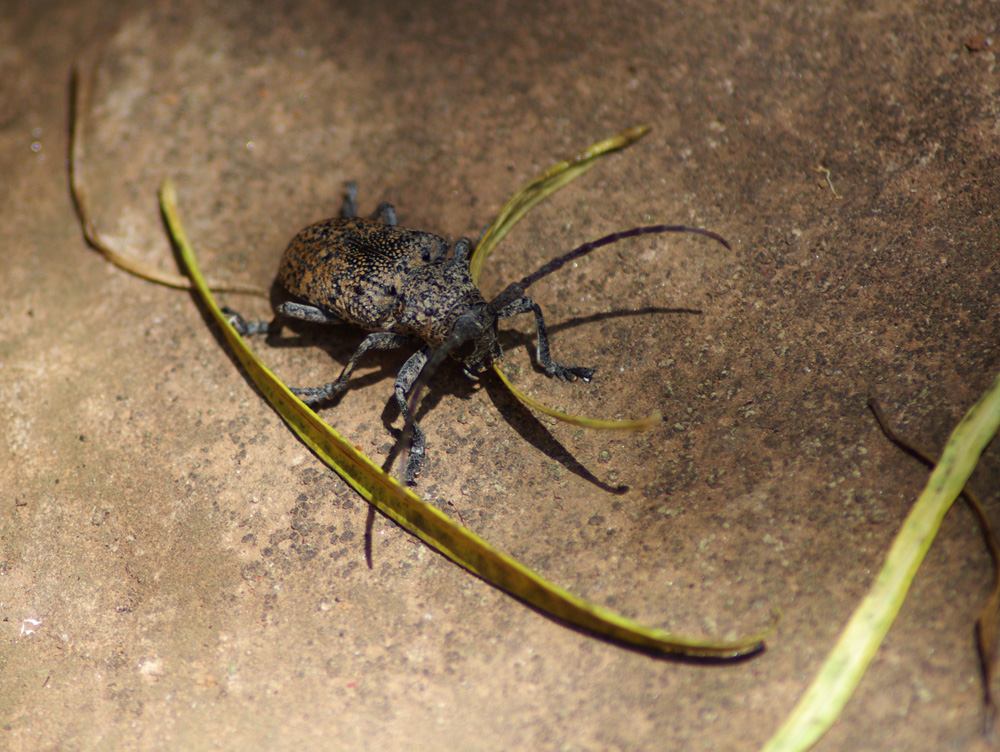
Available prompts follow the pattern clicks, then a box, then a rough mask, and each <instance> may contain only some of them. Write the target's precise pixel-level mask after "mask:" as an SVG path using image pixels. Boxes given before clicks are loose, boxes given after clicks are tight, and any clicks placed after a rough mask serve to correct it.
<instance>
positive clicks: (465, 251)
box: [451, 238, 472, 262]
mask: <svg viewBox="0 0 1000 752" xmlns="http://www.w3.org/2000/svg"><path fill="white" fill-rule="evenodd" d="M471 252H472V242H471V241H470V240H469V239H468V238H459V239H458V240H456V241H455V248H454V250H452V252H451V257H452V259H453V260H455V261H466V262H467V261H468V260H469V254H470V253H471Z"/></svg>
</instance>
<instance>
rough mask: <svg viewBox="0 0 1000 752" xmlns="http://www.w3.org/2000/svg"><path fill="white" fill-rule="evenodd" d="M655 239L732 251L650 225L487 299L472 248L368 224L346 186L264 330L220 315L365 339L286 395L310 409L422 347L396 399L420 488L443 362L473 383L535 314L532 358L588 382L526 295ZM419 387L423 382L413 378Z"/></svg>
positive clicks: (352, 188) (297, 250) (289, 271)
mask: <svg viewBox="0 0 1000 752" xmlns="http://www.w3.org/2000/svg"><path fill="white" fill-rule="evenodd" d="M661 232H689V233H696V234H699V235H705V236H707V237H709V238H712V239H713V240H715V241H717V242H719V243H721V244H722V245H723V246H725V247H726V248H727V249H728V248H730V246H729V244H728V243H727V242H726V240H725V239H724V238H722V237H721V236H720V235H717V234H716V233H714V232H710V231H709V230H704V229H701V228H696V227H686V226H683V225H650V226H645V227H636V228H633V229H631V230H625V231H623V232H617V233H613V234H611V235H607V236H605V237H603V238H600V239H598V240H595V241H592V242H590V243H585V244H583V245H581V246H579V247H578V248H576V249H574V250H572V251H570V252H569V253H566V254H564V255H562V256H559V257H557V258H555V259H552V260H551V261H549V262H548V263H547V264H545V265H544V266H542V267H541V268H540V269H538V270H537V271H536V272H534V273H533V274H530V275H528V276H527V277H524V278H523V279H521V280H520V281H518V282H514V283H512V284H511V285H509V286H508V287H507V288H506V289H505V290H504V291H503V292H501V293H500V294H499V295H498V296H497V297H495V298H494V299H493V300H491V301H487V300H486V299H485V298H484V297H483V295H482V293H481V292H480V290H479V288H478V287H477V286H476V284H475V282H474V281H473V279H472V276H471V274H470V271H469V260H470V255H471V251H472V243H471V242H470V240H469V239H468V238H465V237H463V238H459V239H458V240H457V241H456V242H455V244H454V246H453V247H452V249H451V250H452V253H451V256H450V257H449V256H448V250H449V244H448V241H446V240H445V239H444V238H442V237H440V236H438V235H434V234H432V233H428V232H421V231H418V230H410V229H406V228H404V227H400V226H399V224H398V222H397V218H396V210H395V208H394V207H393V206H392V205H391V204H388V203H382V204H379V206H378V208H377V209H376V210H375V212H374V213H373V214H372V215H371V216H370V217H368V218H362V217H358V216H357V186H356V185H355V184H354V183H350V184H348V190H347V195H346V197H345V199H344V203H343V207H342V209H341V213H340V216H339V217H334V218H331V219H325V220H323V221H321V222H317V223H315V224H312V225H310V226H308V227H306V228H305V229H304V230H302V231H301V232H299V233H298V234H297V235H296V236H295V237H294V238H293V239H292V241H291V243H289V245H288V248H287V249H286V251H285V253H284V256H283V257H282V260H281V264H280V266H279V267H278V275H277V280H276V283H277V284H276V287H277V289H278V291H279V295H280V296H282V297H284V298H285V299H284V300H283V302H281V303H280V304H279V305H277V306H276V308H275V310H276V313H277V315H276V316H275V318H274V319H273V320H272V321H270V322H247V321H245V320H244V319H243V318H242V317H241V316H240V315H239V314H238V313H236V312H235V311H233V310H232V309H224V311H225V313H226V315H227V317H228V319H229V322H230V323H231V324H233V326H234V328H235V329H236V330H237V331H238V332H239V333H240V334H241V335H242V336H248V335H253V334H277V333H278V332H280V330H281V327H282V325H283V319H296V320H300V321H306V322H310V323H315V324H344V323H345V322H346V323H349V324H353V325H355V326H358V327H360V328H362V329H365V330H367V331H369V332H371V334H369V335H368V336H366V337H365V338H364V339H363V340H362V341H361V344H360V345H359V346H358V348H357V350H355V352H354V354H353V355H352V356H351V357H350V359H349V360H348V362H347V365H345V366H344V369H343V371H341V373H340V376H339V377H338V378H337V380H336V381H331V382H330V383H328V384H325V385H323V386H319V387H312V388H296V389H292V392H293V393H294V394H296V395H297V396H298V397H299V398H300V399H302V401H303V402H305V403H306V404H307V405H309V406H316V405H320V404H323V403H326V402H328V401H330V400H331V399H332V398H333V397H335V396H336V395H338V394H340V393H341V392H342V391H344V390H345V389H346V388H347V384H348V381H349V380H350V377H351V374H352V373H353V371H354V369H355V367H356V366H357V365H358V362H359V361H360V360H361V358H362V357H363V356H364V355H365V353H367V352H369V351H370V350H390V349H395V348H400V347H406V346H408V345H412V344H415V343H419V342H423V343H424V344H423V346H422V347H420V349H418V350H417V351H416V352H414V353H413V354H412V355H411V356H410V357H409V358H408V359H407V360H406V361H405V362H404V363H403V367H402V368H401V369H400V370H399V373H398V374H397V376H396V382H395V399H396V403H397V404H398V406H399V411H400V413H401V415H402V417H403V420H404V429H403V434H402V437H401V441H402V442H403V445H404V447H405V446H406V444H407V442H409V449H410V451H409V454H408V456H407V458H406V464H405V468H404V471H403V478H404V480H405V481H406V483H407V484H408V485H414V484H415V483H416V477H417V475H418V474H419V473H420V470H421V468H422V466H423V462H424V455H425V446H426V439H425V437H424V433H423V431H422V430H421V429H420V427H419V425H417V423H416V421H415V419H414V415H415V413H416V403H417V400H418V398H419V395H420V392H421V390H422V389H423V387H424V385H425V384H426V383H427V381H428V380H429V379H430V377H431V376H432V375H433V373H434V371H435V370H436V369H437V367H438V366H439V365H440V364H441V362H442V361H443V360H444V359H445V357H447V356H448V355H449V354H451V355H454V356H455V357H456V358H458V359H459V360H460V361H461V362H462V365H463V370H464V372H465V374H466V375H467V376H469V377H470V378H473V379H476V378H478V374H479V373H481V372H482V371H484V370H485V369H486V368H487V367H488V366H489V365H490V364H491V363H493V362H494V361H498V360H500V359H502V357H503V351H502V350H501V348H500V344H499V342H498V341H497V322H498V321H499V319H502V318H508V317H510V316H516V315H518V314H521V313H528V312H531V313H533V314H534V316H535V329H536V336H537V343H536V349H535V358H536V361H537V363H538V365H539V366H540V367H541V368H542V369H543V370H544V371H545V373H546V374H547V375H549V376H550V377H555V378H558V379H562V380H564V381H575V380H576V379H580V380H581V381H583V382H589V381H590V380H591V379H592V378H593V375H594V371H595V369H593V368H586V367H582V366H567V365H562V364H560V363H557V362H556V361H554V360H553V359H552V357H551V355H550V352H549V335H548V330H547V328H546V326H545V319H544V317H543V316H542V310H541V308H539V306H538V304H537V303H536V302H535V301H533V300H532V299H531V298H530V297H528V296H527V295H525V290H526V289H527V288H528V287H529V286H531V285H532V284H534V283H535V282H537V281H538V280H539V279H541V278H542V277H545V276H547V275H549V274H551V273H553V272H555V271H557V270H558V269H560V268H561V267H563V266H564V265H565V264H567V263H569V262H570V261H573V260H574V259H577V258H580V257H581V256H584V255H586V254H588V253H590V252H591V251H593V250H595V249H597V248H600V247H601V246H604V245H608V244H610V243H614V242H617V241H619V240H623V239H625V238H630V237H636V236H638V235H646V234H651V233H661ZM418 379H419V380H418Z"/></svg>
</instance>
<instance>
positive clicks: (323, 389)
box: [292, 332, 411, 407]
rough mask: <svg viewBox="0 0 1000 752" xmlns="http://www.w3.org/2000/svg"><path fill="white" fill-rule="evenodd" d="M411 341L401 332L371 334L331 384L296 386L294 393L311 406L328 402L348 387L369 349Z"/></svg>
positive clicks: (386, 347) (387, 348)
mask: <svg viewBox="0 0 1000 752" xmlns="http://www.w3.org/2000/svg"><path fill="white" fill-rule="evenodd" d="M410 341H411V338H410V337H404V336H403V335H401V334H391V333H390V332H375V333H374V334H369V335H368V336H367V337H365V338H364V339H363V340H362V341H361V344H360V345H358V349H357V350H355V351H354V355H352V356H351V359H350V360H349V361H347V365H346V366H344V370H343V371H341V372H340V376H338V377H337V380H336V381H331V382H330V383H329V384H324V385H323V386H316V387H306V388H295V389H292V394H294V395H295V396H296V397H298V398H299V399H301V400H302V401H303V402H305V403H306V404H307V405H309V406H310V407H312V406H313V405H318V404H319V403H321V402H326V401H327V400H329V399H332V398H333V397H335V396H336V395H338V394H340V393H341V392H342V391H344V390H345V389H347V382H348V381H350V379H351V374H352V373H354V369H355V367H356V366H357V365H358V361H360V360H361V358H362V356H363V355H364V354H365V353H366V352H368V351H369V350H395V349H396V348H397V347H405V346H406V345H407V344H409V343H410ZM407 362H409V361H407Z"/></svg>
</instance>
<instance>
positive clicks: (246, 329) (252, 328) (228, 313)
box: [221, 306, 274, 337]
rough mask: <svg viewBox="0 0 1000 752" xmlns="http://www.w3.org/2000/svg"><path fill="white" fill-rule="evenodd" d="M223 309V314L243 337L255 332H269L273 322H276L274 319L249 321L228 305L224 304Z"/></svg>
mask: <svg viewBox="0 0 1000 752" xmlns="http://www.w3.org/2000/svg"><path fill="white" fill-rule="evenodd" d="M221 310H222V315H223V316H225V317H226V321H228V322H229V323H230V325H231V326H232V327H233V329H235V330H236V333H237V334H239V335H240V336H241V337H249V336H250V335H253V334H269V333H270V331H271V324H273V323H274V322H273V321H247V320H246V319H245V318H243V317H242V316H240V315H239V314H238V313H237V312H236V311H234V310H233V309H232V308H229V307H228V306H224V307H223V308H222V309H221Z"/></svg>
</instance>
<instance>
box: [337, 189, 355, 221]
mask: <svg viewBox="0 0 1000 752" xmlns="http://www.w3.org/2000/svg"><path fill="white" fill-rule="evenodd" d="M346 188H347V193H345V194H344V203H342V204H341V205H340V216H341V217H343V218H344V219H350V218H351V217H356V216H358V184H357V183H355V182H354V181H353V180H352V181H351V182H350V183H348V184H347V186H346Z"/></svg>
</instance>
